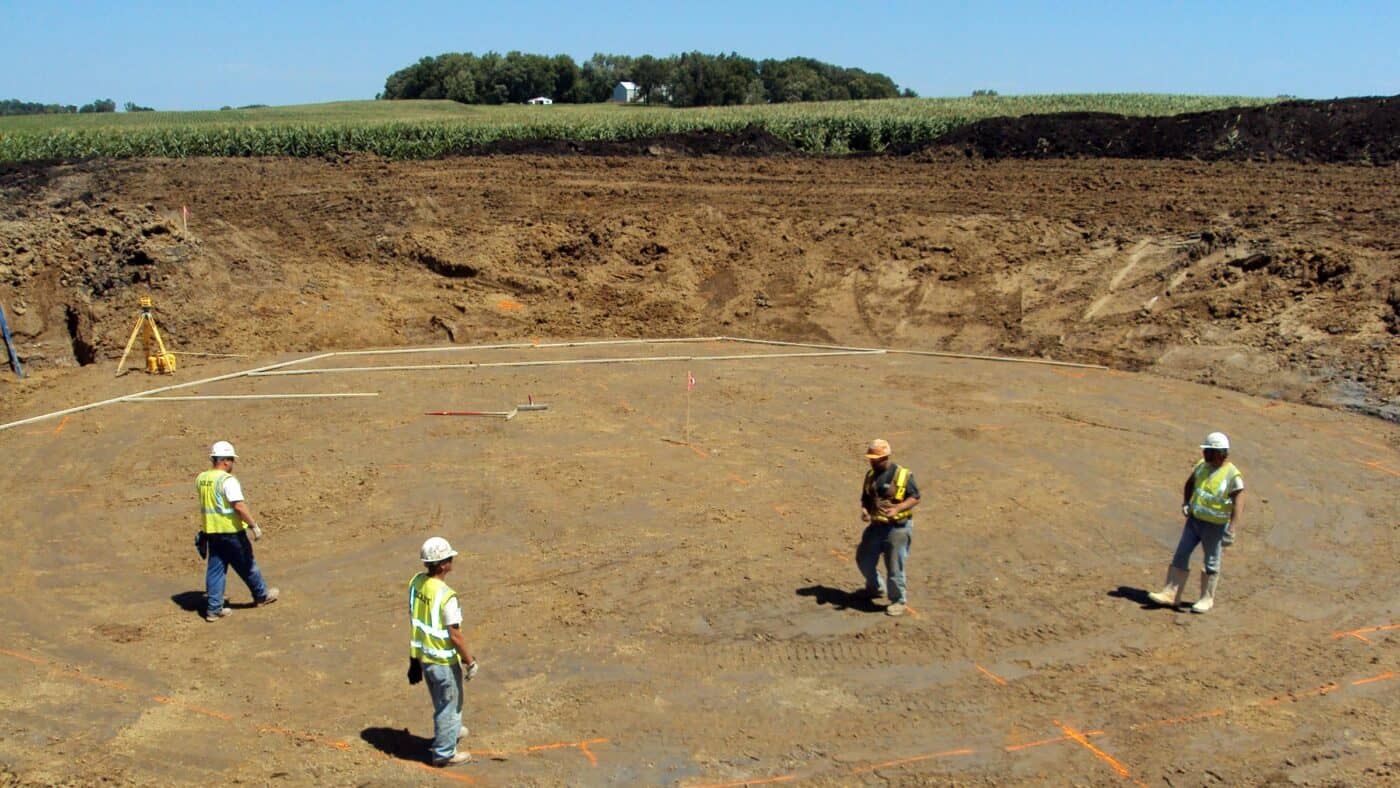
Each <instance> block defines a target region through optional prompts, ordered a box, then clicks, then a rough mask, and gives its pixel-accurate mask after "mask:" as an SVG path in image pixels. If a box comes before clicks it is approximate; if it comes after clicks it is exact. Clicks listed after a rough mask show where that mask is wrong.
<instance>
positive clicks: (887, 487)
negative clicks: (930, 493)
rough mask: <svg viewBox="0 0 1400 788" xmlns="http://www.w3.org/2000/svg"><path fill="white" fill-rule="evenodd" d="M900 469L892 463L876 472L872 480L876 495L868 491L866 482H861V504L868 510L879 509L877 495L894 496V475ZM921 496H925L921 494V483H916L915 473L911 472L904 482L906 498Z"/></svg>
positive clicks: (880, 496) (887, 497)
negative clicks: (876, 506)
mask: <svg viewBox="0 0 1400 788" xmlns="http://www.w3.org/2000/svg"><path fill="white" fill-rule="evenodd" d="M898 471H899V466H898V465H896V464H895V463H890V464H889V466H888V467H886V468H885V470H884V472H882V473H877V474H875V478H874V479H872V480H871V482H872V483H873V487H874V489H875V495H871V494H870V493H869V492H867V489H866V485H865V483H864V482H861V488H860V505H861V506H862V507H864V508H865V510H866V511H867V512H875V511H877V509H876V508H875V502H876V497H877V496H878V497H879V498H881V499H889V498H893V497H894V475H895V474H896V473H897V472H898ZM921 497H923V496H921V495H919V485H917V484H915V483H914V474H913V473H912V472H911V473H910V474H909V478H908V479H906V480H905V482H904V498H905V500H908V499H910V498H921Z"/></svg>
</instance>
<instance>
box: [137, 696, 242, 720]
mask: <svg viewBox="0 0 1400 788" xmlns="http://www.w3.org/2000/svg"><path fill="white" fill-rule="evenodd" d="M152 700H154V701H155V702H156V703H163V704H166V705H168V706H179V707H180V708H182V709H188V710H190V711H192V712H194V713H195V714H203V715H204V716H206V717H213V718H214V719H216V720H224V721H225V722H228V721H231V720H233V717H232V716H230V715H228V714H224V713H222V712H217V711H214V710H213V709H206V708H204V707H203V706H193V705H191V704H188V703H185V702H184V701H179V700H175V699H174V698H170V697H166V696H165V695H154V696H152Z"/></svg>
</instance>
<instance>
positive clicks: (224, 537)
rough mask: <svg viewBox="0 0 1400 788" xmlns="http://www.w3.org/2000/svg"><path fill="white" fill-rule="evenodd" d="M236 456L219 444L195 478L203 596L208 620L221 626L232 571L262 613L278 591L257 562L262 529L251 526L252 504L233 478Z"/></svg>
mask: <svg viewBox="0 0 1400 788" xmlns="http://www.w3.org/2000/svg"><path fill="white" fill-rule="evenodd" d="M237 459H238V454H237V453H235V452H234V450H233V444H231V443H229V442H228V441H219V442H217V443H215V444H214V445H213V447H211V448H210V449H209V462H210V464H211V466H212V467H211V468H209V470H207V471H205V472H203V473H201V474H199V476H198V477H196V478H195V489H196V490H197V491H198V492H199V510H200V522H201V525H200V529H199V533H198V534H197V535H196V536H195V549H197V550H198V551H199V556H200V557H201V558H204V559H206V560H207V563H206V565H205V569H204V591H205V596H206V597H207V598H208V599H207V602H206V605H205V608H204V620H205V621H209V622H214V621H218V620H219V619H221V618H223V617H224V616H227V615H228V614H229V613H230V612H232V611H230V610H229V608H228V607H227V606H226V605H225V604H224V581H225V580H226V579H227V577H228V568H229V567H233V571H235V572H237V573H238V576H239V577H241V578H243V582H244V583H246V584H247V585H248V591H249V592H251V593H252V595H253V604H254V605H256V606H258V607H262V606H263V605H270V604H272V603H273V602H276V601H277V597H278V593H279V592H278V590H277V589H275V588H268V587H267V583H266V582H265V581H264V580H263V575H262V570H261V569H259V568H258V562H257V560H256V559H255V558H254V557H253V545H252V543H251V542H249V541H248V534H250V533H251V534H252V535H253V539H254V540H257V539H261V538H262V528H261V527H260V526H259V525H258V524H257V523H256V522H254V520H253V513H252V512H251V511H249V510H248V502H247V501H245V500H244V499H243V485H241V484H239V482H238V479H237V478H236V477H234V475H233V473H232V471H233V463H234V461H235V460H237Z"/></svg>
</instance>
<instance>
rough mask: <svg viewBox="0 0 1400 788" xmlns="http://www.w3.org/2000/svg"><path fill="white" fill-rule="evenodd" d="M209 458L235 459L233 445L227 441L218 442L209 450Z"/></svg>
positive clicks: (235, 454)
mask: <svg viewBox="0 0 1400 788" xmlns="http://www.w3.org/2000/svg"><path fill="white" fill-rule="evenodd" d="M209 456H210V457H237V456H238V454H237V453H236V452H234V450H233V444H232V443H229V442H228V441H219V442H218V443H215V444H214V445H213V446H211V447H210V448H209Z"/></svg>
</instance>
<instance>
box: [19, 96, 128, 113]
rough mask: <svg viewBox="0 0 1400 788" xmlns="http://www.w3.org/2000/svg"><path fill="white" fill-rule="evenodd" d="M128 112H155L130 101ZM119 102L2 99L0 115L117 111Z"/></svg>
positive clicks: (126, 106) (109, 100) (126, 107)
mask: <svg viewBox="0 0 1400 788" xmlns="http://www.w3.org/2000/svg"><path fill="white" fill-rule="evenodd" d="M123 109H125V110H126V111H127V112H154V110H153V109H151V108H150V107H142V106H140V105H138V104H134V103H132V102H130V101H128V102H126V104H125V105H124V106H123ZM116 111H117V102H115V101H113V100H111V99H98V100H96V101H94V102H92V103H91V104H84V105H82V106H81V107H79V106H76V105H73V104H40V103H38V102H37V101H20V100H19V99H0V116H4V115H71V114H84V115H85V114H87V113H90V112H116Z"/></svg>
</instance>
